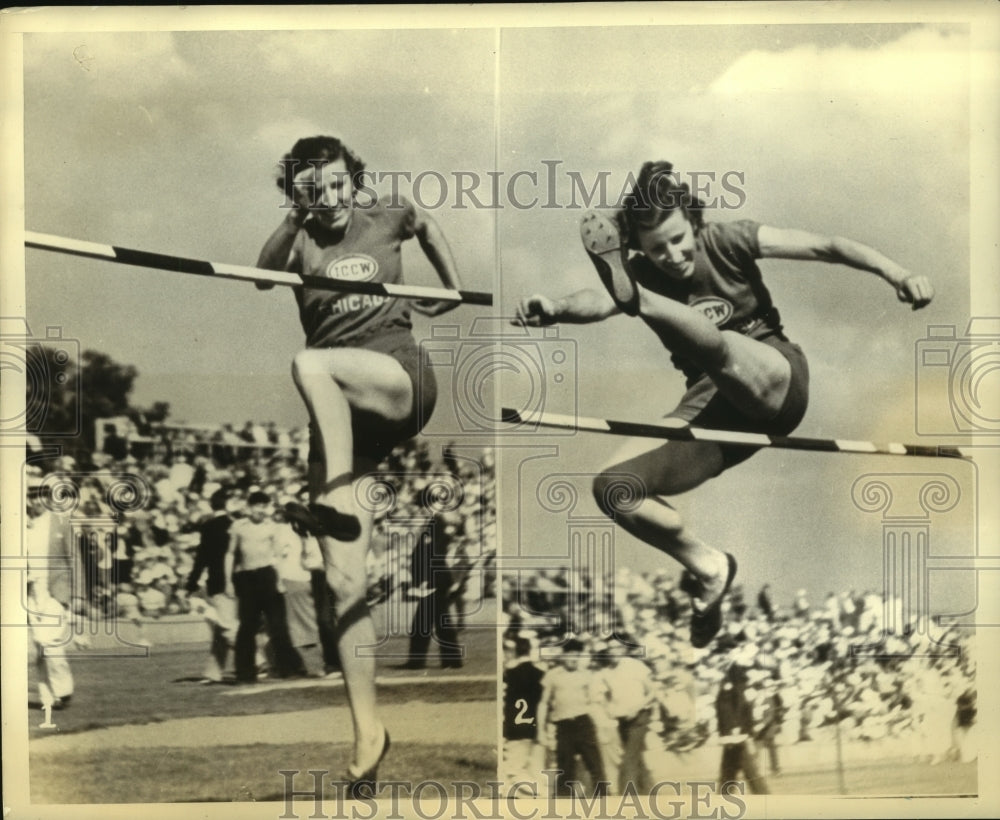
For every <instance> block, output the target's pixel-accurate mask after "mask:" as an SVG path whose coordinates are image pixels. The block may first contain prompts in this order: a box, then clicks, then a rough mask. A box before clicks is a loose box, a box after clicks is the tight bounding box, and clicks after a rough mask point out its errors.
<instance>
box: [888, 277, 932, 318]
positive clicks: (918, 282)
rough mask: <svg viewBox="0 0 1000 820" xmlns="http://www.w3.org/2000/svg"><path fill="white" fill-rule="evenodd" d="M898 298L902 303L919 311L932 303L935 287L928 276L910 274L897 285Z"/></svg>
mask: <svg viewBox="0 0 1000 820" xmlns="http://www.w3.org/2000/svg"><path fill="white" fill-rule="evenodd" d="M896 296H897V297H899V301H900V302H909V303H910V304H911V305H913V309H914V310H919V309H920V308H922V307H925V306H927V305H929V304H930V303H931V299H933V298H934V286H933V285H932V284H931V280H930V279H928V278H927V277H926V276H915V275H913V274H909V275H907V276H906V277H905V278H904V279H903V280H902V281H901V282H900V283H899V284H898V285H896Z"/></svg>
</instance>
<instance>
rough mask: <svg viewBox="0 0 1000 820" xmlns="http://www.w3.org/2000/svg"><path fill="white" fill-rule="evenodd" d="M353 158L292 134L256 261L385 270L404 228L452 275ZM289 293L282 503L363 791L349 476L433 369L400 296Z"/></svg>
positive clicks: (420, 394) (419, 395)
mask: <svg viewBox="0 0 1000 820" xmlns="http://www.w3.org/2000/svg"><path fill="white" fill-rule="evenodd" d="M364 167H365V166H364V164H363V163H362V161H361V159H360V158H359V157H358V156H357V155H356V154H355V153H354V152H353V151H351V150H350V149H349V148H348V147H347V146H346V145H344V144H343V143H342V142H341V141H340V140H339V139H337V138H335V137H326V136H323V137H311V138H307V139H301V140H299V141H298V142H297V143H296V144H295V146H294V147H293V148H292V150H291V152H290V153H289V154H287V155H286V156H285V157H284V159H283V161H282V162H281V168H282V172H281V173H280V175H279V178H278V186H279V187H280V188H281V189H282V190H283V191H284V192H285V194H286V196H287V200H288V202H289V203H290V204H291V205H292V206H293V207H291V208H290V210H289V212H288V214H287V216H286V217H285V219H284V220H283V222H282V224H281V225H280V226H279V227H278V229H277V230H276V231H275V232H274V233H273V234H272V235H271V237H270V238H269V239H268V241H267V243H266V244H265V245H264V248H263V250H262V251H261V253H260V258H259V260H258V263H257V265H258V267H262V268H269V269H271V270H287V271H292V272H295V273H299V274H302V275H306V276H318V277H327V278H330V279H343V280H355V281H357V280H364V281H371V282H382V283H390V284H398V283H399V282H400V281H401V278H402V264H401V259H400V245H401V244H402V242H403V241H405V240H407V239H411V238H413V237H416V238H417V240H418V241H419V242H420V246H421V248H422V249H423V251H424V253H425V254H426V256H427V258H428V259H429V260H430V262H431V264H432V265H433V266H434V268H435V270H436V271H437V273H438V275H439V276H440V277H441V280H442V282H443V283H444V285H445V286H446V287H448V288H455V289H458V288H460V287H461V282H460V281H459V277H458V274H457V271H456V269H455V263H454V260H453V258H452V255H451V251H450V249H449V247H448V244H447V242H446V240H445V238H444V236H443V234H442V233H441V231H440V229H439V228H438V226H437V224H436V223H435V222H434V221H433V220H432V219H431V218H430V217H429V216H428V215H427V214H424V213H422V212H421V211H419V210H417V209H416V208H415V207H414V206H413V205H412V204H411V203H410V202H408V201H407V200H405V199H403V198H401V197H400V198H397V199H396V200H394V201H386V200H382V199H378V198H376V197H375V196H374V192H373V191H372V189H371V188H367V187H366V186H365V185H364V178H363V176H362V173H363V171H364ZM295 295H296V299H297V301H298V306H299V316H300V319H301V321H302V327H303V329H304V330H305V333H306V349H305V350H303V351H301V352H300V353H298V354H297V355H296V356H295V359H294V361H293V363H292V375H293V377H294V379H295V384H296V386H297V387H298V389H299V392H300V393H301V395H302V398H303V400H304V401H305V403H306V406H307V408H308V410H309V416H310V419H311V422H312V425H311V427H312V440H311V443H310V444H311V446H310V454H309V490H310V498H311V500H312V503H311V504H310V505H309V507H308V508H306V507H305V506H302V505H298V504H289V505H288V506H286V510H285V511H286V513H287V515H288V517H289V519H290V520H291V521H293V522H296V523H297V524H299V525H300V526H302V527H304V528H305V529H307V530H309V531H311V532H312V533H314V534H315V535H317V536H318V537H319V539H320V543H321V544H322V547H323V554H324V561H325V564H326V578H327V582H328V583H329V585H330V587H331V589H332V590H333V593H334V602H335V603H334V609H335V614H336V623H337V646H338V650H339V653H340V662H341V666H342V668H343V672H344V684H345V687H346V690H347V696H348V701H349V704H350V708H351V717H352V719H353V722H354V761H353V763H352V764H351V766H350V768H349V773H348V780H349V781H350V782H351V787H350V791H351V794H352V796H354V797H364V796H371V795H372V794H373V793H374V791H375V788H376V787H375V779H376V777H377V767H378V764H379V763H380V762H381V760H382V758H383V757H384V756H385V753H386V751H387V750H388V748H389V734H388V732H387V731H386V729H385V727H384V726H383V725H382V723H381V721H380V720H379V718H378V715H377V713H376V708H375V660H374V658H373V657H371V656H369V655H362V654H361V653H359V652H357V651H356V647H359V646H372V645H374V644H375V642H376V638H375V630H374V627H373V625H372V620H371V616H370V614H369V611H368V605H367V602H366V593H367V587H368V585H367V577H366V573H365V555H366V552H367V550H368V547H369V543H370V539H371V532H372V513H371V511H370V510H366V509H364V506H363V505H359V504H358V503H357V499H359V498H364V497H365V487H364V486H363V485H364V483H365V482H369V481H372V480H373V479H374V475H373V474H374V472H375V469H376V466H377V464H378V463H379V461H380V460H381V459H382V458H383V457H385V456H386V455H387V454H388V453H389V452H390V451H391V450H392V448H393V447H394V446H396V445H397V444H399V443H400V442H402V441H405V440H406V439H408V438H410V437H412V436H413V435H415V434H416V433H418V432H419V431H420V429H421V427H422V426H423V425H424V424H426V422H427V420H428V419H429V418H430V415H431V411H432V410H433V408H434V402H435V397H436V389H435V382H434V376H433V372H432V371H431V369H430V367H429V365H428V363H427V361H426V359H425V357H424V355H423V354H422V352H421V350H420V349H419V348H418V346H417V344H416V342H415V340H414V338H413V334H412V332H411V323H410V305H409V304H408V303H407V302H406V301H403V300H397V299H393V298H391V297H383V296H370V295H361V294H358V293H347V292H331V291H328V290H320V289H316V288H310V287H305V286H303V287H299V288H296V289H295ZM455 304H457V303H454V302H452V303H447V302H437V301H417V302H414V303H413V305H412V307H413V309H415V310H418V311H419V312H421V313H424V314H426V315H429V316H435V315H438V314H440V313H443V312H444V311H445V310H448V309H450V308H451V307H454V306H455Z"/></svg>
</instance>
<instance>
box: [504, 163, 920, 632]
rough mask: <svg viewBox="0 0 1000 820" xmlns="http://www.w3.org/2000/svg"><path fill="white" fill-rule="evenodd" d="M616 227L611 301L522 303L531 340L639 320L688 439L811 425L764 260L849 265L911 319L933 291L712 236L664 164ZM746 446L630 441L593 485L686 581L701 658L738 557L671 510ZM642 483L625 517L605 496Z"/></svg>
mask: <svg viewBox="0 0 1000 820" xmlns="http://www.w3.org/2000/svg"><path fill="white" fill-rule="evenodd" d="M623 206H624V207H623V208H622V209H621V210H620V211H618V212H617V213H616V215H615V217H614V218H610V219H609V218H606V217H604V216H602V215H600V214H597V213H595V212H589V213H588V214H587V215H586V216H585V217H584V219H583V222H582V225H581V238H582V239H583V242H584V246H585V247H586V249H587V253H588V254H589V256H590V258H591V260H592V261H593V263H594V265H595V266H596V267H597V271H598V274H599V276H600V278H601V281H602V282H603V283H604V285H605V288H606V290H599V289H593V288H588V289H586V290H581V291H578V292H576V293H572V294H570V295H568V296H565V297H563V298H562V299H550V298H548V297H546V296H542V295H539V294H536V295H533V296H529V297H528V298H526V299H524V300H522V301H521V303H520V304H519V305H518V309H517V316H518V318H517V321H518V322H521V323H524V324H526V325H529V326H534V327H538V326H543V325H549V324H553V323H555V322H570V323H586V322H599V321H602V320H604V319H607V318H609V317H610V316H614V315H616V314H618V313H625V314H626V315H629V316H638V317H640V318H641V319H642V320H643V321H644V322H645V323H646V325H648V326H649V328H650V329H651V330H652V331H653V332H654V333H656V335H657V336H658V337H659V339H660V341H661V342H662V343H663V345H664V347H666V348H667V350H669V351H670V352H671V354H672V361H673V363H674V366H675V367H677V368H678V369H679V370H680V371H681V372H682V373H683V374H684V376H685V377H686V380H687V391H686V392H685V394H684V396H683V398H682V399H681V401H680V404H678V406H677V407H676V408H674V410H672V411H671V412H670V413H669V414H668V416H667V417H668V418H674V419H679V420H682V421H683V422H687V423H689V424H690V425H691V426H696V427H707V428H711V429H719V430H734V431H740V432H752V433H764V434H770V435H788V434H789V433H791V432H792V431H793V430H794V429H795V427H796V426H798V424H799V422H800V421H801V420H802V417H803V415H804V414H805V410H806V404H807V401H808V391H809V372H808V367H807V364H806V360H805V356H804V354H803V352H802V350H801V349H800V348H799V346H798V345H795V344H792V342H790V341H789V340H788V339H787V338H786V337H785V334H784V333H783V332H782V326H781V320H780V317H779V315H778V311H777V309H776V308H775V307H774V305H773V303H772V301H771V295H770V294H769V293H768V290H767V288H766V287H765V286H764V283H763V281H762V279H761V273H760V270H759V269H758V267H757V260H758V259H801V260H809V261H821V262H831V263H839V264H843V265H848V266H849V267H852V268H856V269H858V270H863V271H868V272H870V273H874V274H876V275H877V276H880V277H882V278H883V279H885V280H886V282H888V283H889V285H890V286H891V287H892V288H893V289H894V290H895V291H896V295H897V296H898V297H899V299H900V300H901V301H903V302H908V303H910V304H911V305H912V306H913V309H914V310H916V309H917V308H922V307H924V306H925V305H927V304H929V303H930V301H931V299H932V298H933V296H934V289H933V287H932V286H931V283H930V281H929V280H928V278H927V277H925V276H915V275H913V274H911V273H910V272H909V271H907V270H906V269H905V268H903V267H901V266H900V265H898V264H896V263H895V262H893V261H892V260H891V259H888V258H886V257H885V256H883V255H882V254H881V253H879V252H878V251H876V250H873V249H872V248H869V247H867V246H865V245H862V244H860V243H858V242H854V241H852V240H849V239H843V238H840V237H826V236H820V235H817V234H814V233H809V232H806V231H801V230H789V229H781V228H774V227H770V226H768V225H762V224H759V223H757V222H751V221H747V220H744V221H737V222H731V223H713V222H706V221H704V219H703V214H702V211H703V210H704V207H705V206H704V204H703V203H702V202H700V201H699V200H698V199H697V198H695V197H693V196H692V195H691V193H690V189H689V188H688V186H687V185H686V184H681V183H680V182H679V180H678V179H677V175H676V174H674V173H673V166H672V165H671V164H670V163H669V162H647V163H645V164H644V165H643V166H642V169H641V170H640V172H639V176H638V179H637V181H636V184H635V185H634V186H633V188H632V190H631V191H630V192H629V194H628V195H627V196H626V197H625V199H624V202H623ZM757 449H759V448H754V447H752V446H747V445H731V444H719V443H715V442H705V441H691V442H688V441H671V442H669V443H666V444H652V443H651V442H650V441H649V439H642V438H637V439H630V440H628V441H627V442H626V443H625V444H624V445H623V447H622V448H621V449H620V450H619V452H618V453H617V454H616V455H615V456H614V458H613V459H612V461H611V464H610V465H609V466H607V467H605V468H604V469H603V470H602V471H601V472H600V474H599V475H597V477H596V478H595V480H594V485H593V491H594V497H595V499H596V501H597V503H598V505H599V506H600V508H601V510H602V511H603V512H604V513H605V514H606V515H608V516H609V517H611V518H613V519H614V520H615V521H616V522H617V523H618V524H620V525H621V526H622V527H624V528H625V529H626V530H628V531H629V532H630V533H632V534H633V535H635V536H636V537H637V538H640V539H642V540H643V541H645V542H646V543H647V544H651V545H652V546H654V547H656V548H657V549H660V550H662V551H663V552H665V553H667V554H668V555H670V556H672V557H673V558H675V559H676V560H677V561H678V562H680V564H681V565H682V566H683V567H684V570H685V571H684V573H683V576H682V579H681V587H682V589H684V591H685V592H687V593H688V594H689V595H690V596H691V603H692V617H691V643H692V644H693V645H694V646H696V647H704V646H707V645H708V644H709V642H710V641H711V640H712V638H713V637H714V636H715V635H716V633H717V632H718V631H719V628H720V627H721V625H722V601H723V598H724V597H725V595H726V593H727V592H728V590H729V588H730V586H731V585H732V583H733V578H734V577H735V575H736V560H735V558H733V556H732V555H729V554H728V553H724V552H721V551H720V550H717V549H715V548H713V547H710V546H708V545H707V544H705V543H704V542H702V541H700V540H699V539H698V538H696V537H695V536H694V535H692V534H691V533H690V532H689V531H688V529H687V527H686V526H685V525H684V522H683V521H682V520H681V517H680V515H679V514H678V512H677V510H676V509H675V508H674V507H673V506H671V505H670V503H669V502H668V499H669V498H670V496H674V495H677V494H679V493H684V492H687V491H688V490H691V489H693V488H695V487H697V486H699V485H701V484H703V483H704V482H705V481H707V480H708V479H710V478H714V477H715V476H717V475H719V474H720V473H722V472H723V471H724V470H726V469H728V468H730V467H732V466H734V465H736V464H739V463H740V462H742V461H745V460H746V459H748V458H749V457H750V456H752V455H753V454H754V453H755V452H756V450H757ZM622 474H627V475H631V476H634V477H635V478H636V479H637V480H638V481H639V482H640V485H641V487H642V492H643V497H642V499H641V501H640V503H639V504H638V505H637V506H633V505H630V506H629V508H628V509H617V508H616V507H615V506H614V504H613V502H612V499H611V498H610V496H611V495H613V493H612V492H610V490H612V489H613V485H614V483H615V481H616V479H619V478H620V477H621V475H622Z"/></svg>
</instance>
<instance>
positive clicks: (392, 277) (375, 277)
mask: <svg viewBox="0 0 1000 820" xmlns="http://www.w3.org/2000/svg"><path fill="white" fill-rule="evenodd" d="M415 221H416V213H415V211H414V209H413V206H412V205H411V204H410V203H409V202H407V201H406V200H398V201H396V202H393V203H391V204H386V203H385V202H384V201H382V200H379V201H377V202H375V203H374V204H372V205H370V206H368V205H366V206H364V207H360V206H358V205H355V207H354V210H353V212H352V214H351V221H350V224H349V225H348V227H347V231H346V232H345V233H344V235H343V236H342V237H340V239H339V240H335V239H334V238H332V237H331V236H330V235H329V233H328V232H327V231H326V230H325V229H324V228H322V227H320V226H317V225H315V224H314V223H312V222H306V223H305V225H304V226H303V228H302V230H300V231H299V233H298V235H297V236H296V237H295V242H294V244H293V246H292V254H291V260H292V261H291V265H290V268H289V269H290V270H291V271H292V272H293V273H301V274H304V275H306V276H319V277H324V278H328V279H341V280H344V281H348V282H382V283H386V284H398V283H400V282H401V281H402V278H403V265H402V259H401V254H400V246H401V245H402V243H403V241H404V240H406V239H410V238H411V237H412V236H413V235H414V224H415ZM295 297H296V299H297V301H298V303H299V318H300V320H301V321H302V329H303V330H304V331H305V333H306V345H307V346H308V347H352V346H355V345H362V344H363V343H364V341H365V340H366V339H369V338H370V337H372V336H373V335H376V334H378V335H384V334H387V333H389V334H391V333H393V332H395V333H399V334H401V335H404V336H405V335H407V334H409V331H410V328H411V327H412V324H411V322H410V308H409V306H408V303H407V301H406V300H405V299H394V298H392V297H388V296H377V295H368V294H360V293H346V292H342V293H338V292H335V291H327V290H318V289H316V288H309V287H299V288H295Z"/></svg>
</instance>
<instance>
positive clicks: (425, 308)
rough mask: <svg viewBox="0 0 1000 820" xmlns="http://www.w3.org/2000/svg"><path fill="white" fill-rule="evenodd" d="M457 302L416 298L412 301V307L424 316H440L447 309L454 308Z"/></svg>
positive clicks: (457, 304)
mask: <svg viewBox="0 0 1000 820" xmlns="http://www.w3.org/2000/svg"><path fill="white" fill-rule="evenodd" d="M459 304H460V303H459V302H450V301H441V300H438V299H416V300H414V302H413V309H414V310H415V311H416V312H417V313H422V314H424V316H440V315H441V314H442V313H447V312H448V311H449V310H454V309H455V308H457V307H458V306H459Z"/></svg>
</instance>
